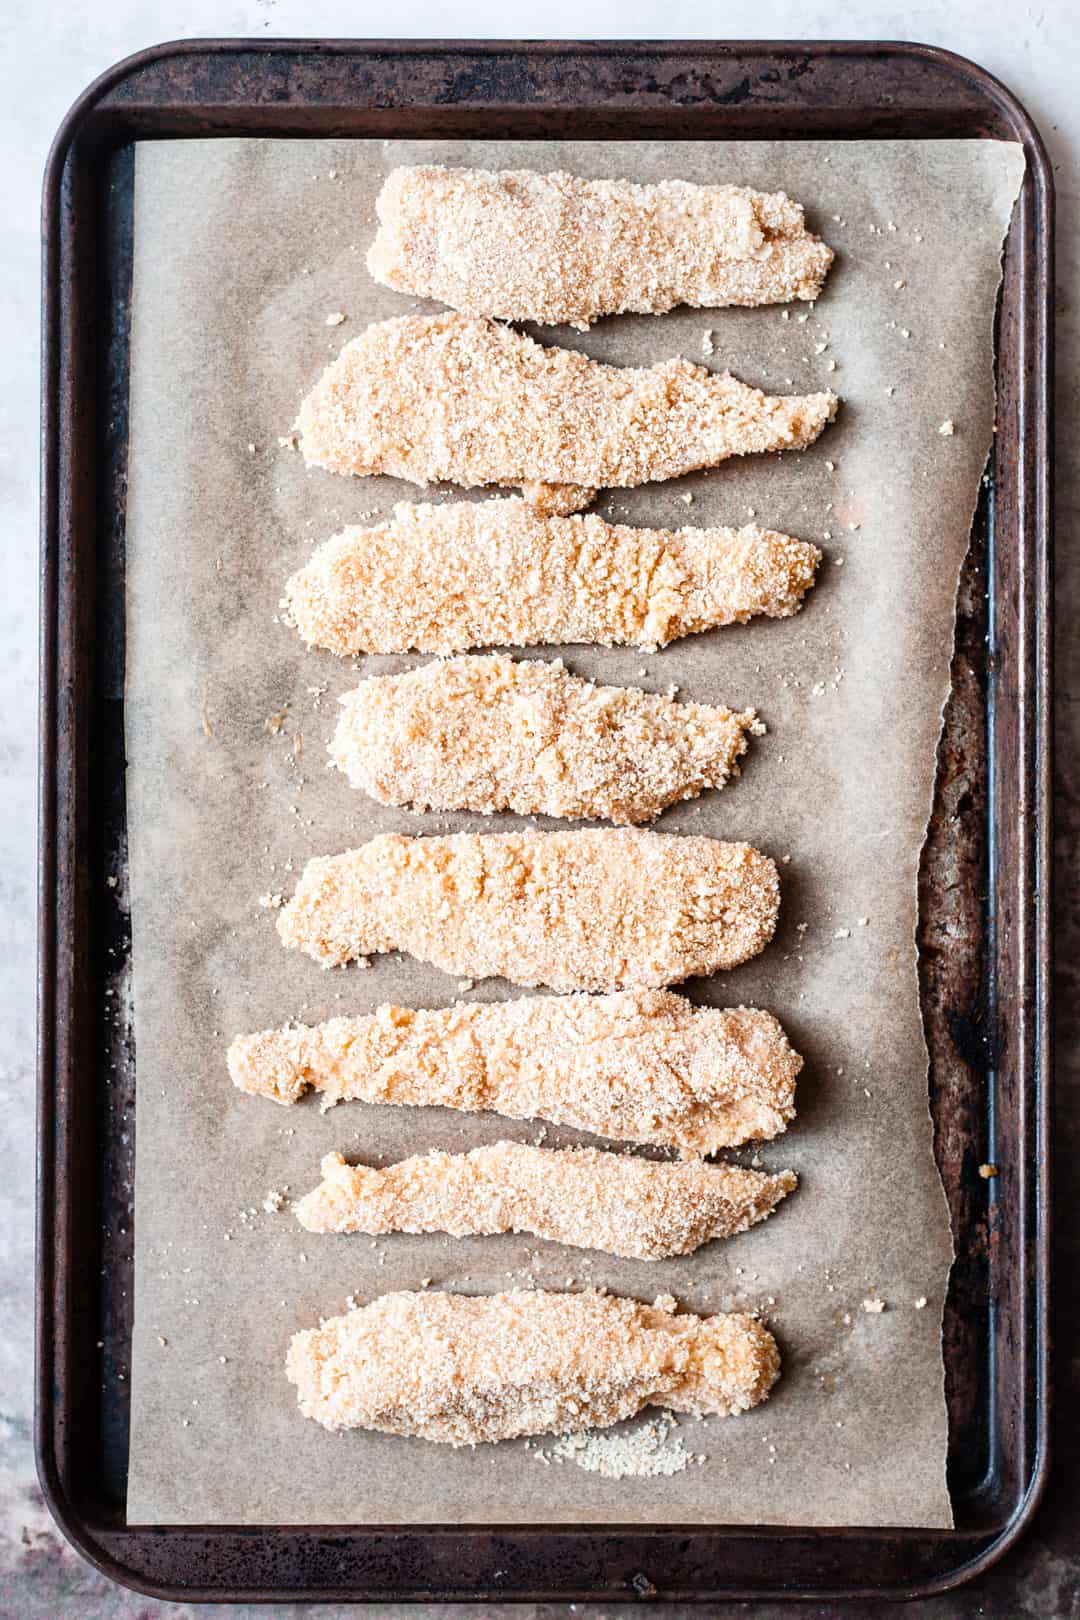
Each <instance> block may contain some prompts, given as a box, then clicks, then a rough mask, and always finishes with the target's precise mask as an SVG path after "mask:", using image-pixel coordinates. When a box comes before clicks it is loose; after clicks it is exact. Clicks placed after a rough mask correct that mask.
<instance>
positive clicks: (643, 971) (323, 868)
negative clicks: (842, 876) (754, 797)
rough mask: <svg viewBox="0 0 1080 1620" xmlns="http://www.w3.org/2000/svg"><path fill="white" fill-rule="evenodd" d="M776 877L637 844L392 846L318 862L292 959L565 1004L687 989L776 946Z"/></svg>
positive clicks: (737, 862) (385, 838)
mask: <svg viewBox="0 0 1080 1620" xmlns="http://www.w3.org/2000/svg"><path fill="white" fill-rule="evenodd" d="M779 907H780V883H779V878H778V876H777V871H776V867H775V865H774V864H773V862H772V861H771V860H769V859H768V858H767V856H765V855H762V854H760V853H759V852H758V851H757V850H756V849H754V848H753V847H752V846H751V845H750V844H727V843H721V842H720V840H719V839H716V838H699V837H683V836H679V835H676V834H664V833H654V832H639V831H632V830H630V829H629V828H604V829H601V830H594V829H588V830H586V831H583V832H550V833H542V832H514V833H489V834H476V833H454V834H452V835H450V836H449V837H443V838H410V837H406V836H404V835H402V834H400V833H384V834H382V835H381V836H380V837H378V838H373V839H371V841H370V842H369V843H367V844H364V845H362V846H361V847H360V848H359V849H350V850H346V851H345V853H344V854H342V855H326V856H321V857H316V858H315V859H314V860H310V861H308V863H307V865H306V866H305V867H304V870H303V872H302V874H301V877H300V882H299V883H298V884H297V887H296V892H295V894H294V895H293V898H292V900H291V901H290V902H289V904H288V905H287V906H285V907H284V909H283V910H282V911H280V912H279V914H278V921H277V928H278V933H279V934H280V936H281V940H282V943H283V944H285V945H291V946H296V947H299V948H300V949H301V950H304V951H306V952H307V953H308V955H309V956H313V957H314V958H315V960H316V961H317V962H320V963H322V965H323V966H324V967H338V966H339V965H340V964H341V963H343V962H348V961H352V960H354V959H355V958H357V957H364V956H370V955H375V954H377V953H378V952H382V951H395V950H404V951H408V952H409V954H410V955H411V956H415V957H418V958H419V959H420V960H421V961H423V962H433V963H434V964H435V966H436V967H440V968H442V969H443V971H444V972H445V973H454V974H457V975H459V976H460V975H467V976H468V977H470V978H474V979H484V978H490V977H495V976H502V977H503V978H506V979H510V980H512V981H513V983H514V984H523V985H528V986H530V987H532V986H536V985H549V986H550V987H551V988H552V989H553V990H619V989H623V988H627V987H631V986H640V987H651V986H658V985H665V984H674V983H676V982H677V981H678V980H680V979H688V978H690V977H691V976H692V975H696V974H708V973H715V972H716V971H717V969H719V968H729V967H735V966H737V964H738V963H740V962H745V961H746V960H747V959H748V958H749V957H751V956H756V955H757V954H758V952H759V951H761V950H763V949H764V947H765V946H766V945H767V944H768V942H769V940H770V939H771V938H772V935H773V930H774V929H775V927H776V918H777V913H778V911H779Z"/></svg>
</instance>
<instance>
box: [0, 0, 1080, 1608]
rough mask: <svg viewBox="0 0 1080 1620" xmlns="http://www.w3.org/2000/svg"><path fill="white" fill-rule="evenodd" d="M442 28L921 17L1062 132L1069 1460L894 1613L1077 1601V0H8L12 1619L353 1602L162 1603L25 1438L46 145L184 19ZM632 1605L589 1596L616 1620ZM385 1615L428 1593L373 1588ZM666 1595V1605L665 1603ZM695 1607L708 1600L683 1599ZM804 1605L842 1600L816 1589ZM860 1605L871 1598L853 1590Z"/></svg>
mask: <svg viewBox="0 0 1080 1620" xmlns="http://www.w3.org/2000/svg"><path fill="white" fill-rule="evenodd" d="M389 32H396V33H397V34H399V35H401V36H413V37H418V38H423V37H427V38H439V37H450V36H454V35H457V36H463V37H473V38H483V37H498V36H499V35H500V34H503V35H506V34H508V33H515V34H516V35H517V36H518V37H520V36H522V35H525V36H531V37H534V38H537V37H548V38H560V37H562V38H571V37H579V38H601V37H606V38H618V37H623V38H625V37H630V38H657V37H661V36H666V37H669V38H676V39H689V38H707V37H709V36H710V35H712V34H716V33H723V35H724V36H725V37H727V38H731V39H739V38H743V39H751V38H761V37H771V38H792V37H795V38H799V37H802V38H807V39H823V38H828V37H830V36H842V37H846V38H867V39H870V38H884V39H904V38H907V39H919V40H924V41H927V42H929V43H932V44H937V45H941V46H944V47H946V48H948V49H951V50H954V51H958V52H960V53H962V54H964V55H967V56H970V57H972V58H974V59H975V60H976V61H979V62H981V63H982V64H983V65H984V66H985V67H987V68H989V69H990V70H991V71H992V72H994V73H997V74H998V75H999V76H1000V77H1001V78H1002V79H1004V80H1005V82H1006V83H1007V84H1009V85H1010V87H1011V88H1012V89H1013V90H1014V91H1015V92H1016V93H1017V94H1018V95H1019V96H1020V97H1021V99H1022V100H1023V101H1024V102H1025V103H1026V105H1027V107H1028V109H1029V111H1030V112H1031V113H1032V115H1033V116H1034V118H1035V120H1036V122H1037V123H1038V125H1039V126H1040V128H1041V130H1042V132H1043V135H1044V137H1045V139H1046V141H1047V144H1048V146H1049V148H1050V152H1051V157H1052V160H1053V163H1054V170H1055V176H1056V180H1057V187H1058V206H1059V220H1060V227H1059V237H1058V285H1059V292H1058V309H1057V330H1058V374H1059V382H1058V391H1057V398H1058V424H1059V429H1058V517H1057V553H1058V591H1057V599H1058V625H1059V629H1058V638H1057V704H1058V726H1057V732H1058V740H1057V814H1058V838H1057V858H1056V863H1055V878H1056V890H1057V957H1058V967H1057V1004H1058V1038H1057V1056H1058V1077H1057V1092H1058V1104H1057V1120H1056V1130H1055V1146H1056V1177H1057V1211H1058V1215H1057V1241H1056V1270H1057V1276H1058V1278H1059V1295H1060V1302H1059V1306H1058V1310H1057V1318H1056V1341H1057V1356H1056V1383H1057V1395H1056V1417H1055V1431H1056V1462H1055V1464H1054V1469H1053V1473H1052V1477H1051V1482H1050V1488H1049V1491H1048V1493H1047V1497H1046V1500H1045V1502H1044V1504H1043V1506H1042V1507H1041V1509H1040V1510H1039V1512H1038V1514H1037V1516H1036V1519H1035V1522H1034V1525H1033V1527H1032V1529H1031V1531H1030V1532H1029V1534H1028V1535H1027V1536H1026V1538H1025V1539H1024V1541H1023V1542H1022V1543H1021V1544H1020V1546H1019V1547H1018V1548H1017V1549H1016V1550H1015V1551H1014V1552H1013V1553H1012V1554H1011V1555H1010V1556H1009V1557H1007V1558H1006V1559H1005V1560H1004V1561H1003V1562H1002V1563H1001V1564H1000V1565H999V1566H998V1567H997V1568H996V1569H995V1570H994V1571H992V1572H991V1573H990V1574H988V1575H987V1576H984V1577H983V1578H982V1579H981V1580H980V1581H978V1582H977V1583H975V1584H974V1585H972V1586H969V1587H967V1588H965V1589H964V1590H962V1591H960V1592H958V1593H955V1594H951V1595H948V1596H946V1597H943V1598H940V1599H936V1600H933V1601H929V1602H925V1603H917V1604H914V1605H912V1606H911V1607H909V1608H908V1609H907V1610H906V1611H905V1612H906V1613H908V1614H911V1615H918V1616H923V1615H932V1616H934V1617H935V1620H946V1617H958V1620H959V1617H965V1620H966V1617H969V1616H977V1615H978V1616H985V1617H987V1620H1020V1617H1022V1616H1033V1617H1034V1616H1038V1617H1039V1620H1058V1617H1071V1616H1080V1464H1078V1462H1077V1459H1076V1448H1075V1436H1076V1434H1077V1432H1078V1429H1080V1355H1078V1335H1077V1328H1078V1326H1080V1311H1078V1307H1077V1301H1076V1292H1075V1286H1074V1278H1075V1274H1076V1270H1077V1266H1078V1264H1080V1242H1078V1237H1080V1222H1078V1219H1077V1215H1076V1210H1077V1208H1078V1207H1080V1123H1078V1122H1080V1052H1078V1043H1080V907H1078V901H1077V880H1076V872H1077V866H1078V859H1080V847H1078V846H1080V638H1078V637H1077V635H1076V634H1075V631H1074V613H1073V608H1072V604H1073V602H1074V601H1075V599H1076V595H1077V594H1078V593H1080V552H1078V549H1077V544H1076V531H1077V523H1078V519H1080V452H1078V450H1077V447H1076V435H1075V425H1074V424H1075V421H1076V416H1077V410H1078V404H1080V401H1078V398H1077V382H1076V377H1077V370H1078V365H1080V323H1078V318H1077V286H1078V268H1080V267H1078V256H1080V254H1078V250H1080V226H1078V219H1077V206H1076V205H1077V191H1078V172H1080V171H1078V156H1080V98H1078V96H1077V92H1076V60H1077V50H1078V47H1080V8H1077V7H1076V5H1075V3H1074V0H1049V3H1047V4H1045V5H1043V4H1039V3H1034V4H1029V3H1027V0H1021V3H1020V4H1019V5H1015V6H1008V7H1006V6H998V7H987V6H985V5H984V4H983V0H954V3H953V4H952V5H951V6H949V7H947V8H946V7H943V6H940V5H935V6H930V5H928V4H925V3H917V4H907V5H887V4H885V3H884V0H878V3H876V4H872V5H863V6H859V7H857V8H850V7H849V8H847V9H845V10H844V11H843V13H838V12H837V11H836V10H835V8H827V7H825V6H824V5H823V4H821V3H820V0H817V3H813V4H798V3H796V0H754V3H752V4H751V3H748V0H731V3H729V4H728V5H726V6H724V7H723V8H722V9H721V10H717V8H715V7H714V6H712V5H707V4H705V3H704V0H669V3H668V4H666V5H665V6H663V7H660V6H659V5H657V4H656V0H644V3H636V0H606V3H605V0H576V3H574V4H570V3H569V0H545V3H544V5H543V7H542V8H541V9H540V10H539V11H533V12H531V13H529V14H528V15H524V14H520V15H517V16H515V17H513V18H511V19H509V26H508V14H507V12H506V9H505V8H504V7H498V6H496V5H495V4H494V3H493V0H468V3H466V4H465V5H462V6H458V7H456V8H454V9H453V10H448V9H447V8H445V7H443V6H440V5H438V4H437V3H435V0H411V3H407V4H405V5H403V6H399V7H398V8H397V10H396V11H395V13H394V16H393V18H392V19H390V20H387V19H386V18H385V17H384V16H383V15H382V14H381V13H375V12H373V11H369V10H368V9H367V8H365V7H358V6H356V5H355V4H347V3H346V0H216V3H215V0H174V3H173V4H172V5H170V6H168V7H165V6H159V5H157V4H155V3H154V0H109V3H108V4H107V5H106V4H102V3H101V0H97V3H95V0H68V3H66V4H61V3H60V0H33V3H31V0H2V3H0V38H2V39H3V43H4V46H5V47H6V48H5V51H4V61H5V64H6V65H7V67H8V71H7V73H6V74H5V85H4V96H3V101H2V105H0V153H2V168H0V174H2V175H3V191H4V194H5V207H4V219H5V226H6V229H5V233H4V238H3V243H2V246H0V255H2V264H3V275H2V277H0V331H2V336H3V343H2V348H0V353H2V354H3V358H4V372H5V384H6V386H5V388H4V391H3V395H2V399H0V521H2V528H0V532H2V534H3V536H4V549H3V557H4V569H5V573H4V582H3V590H2V592H0V692H2V705H0V713H2V714H3V717H4V719H3V725H2V727H0V1165H2V1166H3V1175H2V1176H0V1620H150V1617H154V1620H157V1617H159V1616H168V1617H170V1620H180V1617H181V1616H187V1615H192V1616H194V1615H197V1614H198V1615H211V1614H221V1615H225V1614H229V1615H230V1616H235V1617H237V1620H256V1617H259V1620H263V1617H265V1620H280V1617H283V1616H297V1617H299V1616H301V1615H303V1616H309V1615H312V1616H313V1615H317V1616H319V1617H320V1620H331V1616H334V1615H337V1614H339V1613H340V1614H341V1615H344V1614H345V1612H346V1610H345V1609H344V1608H342V1609H340V1610H339V1609H337V1608H336V1607H334V1606H329V1605H319V1606H313V1605H299V1606H294V1607H291V1608H281V1607H270V1606H260V1605H248V1606H242V1607H237V1608H227V1607H219V1606H216V1605H215V1606H214V1607H213V1608H209V1609H206V1608H196V1607H191V1606H188V1605H183V1604H168V1603H157V1602H152V1601H149V1600H147V1599H144V1598H141V1597H138V1596H136V1595H134V1594H132V1593H129V1592H125V1591H122V1590H121V1589H120V1588H118V1587H116V1586H114V1585H113V1584H112V1583H111V1582H109V1581H107V1580H105V1579H103V1578H102V1577H101V1576H99V1575H98V1574H97V1573H96V1572H95V1571H93V1570H92V1569H90V1568H89V1567H88V1566H87V1565H86V1564H85V1563H83V1561H82V1560H81V1559H80V1558H79V1557H78V1556H77V1555H75V1554H74V1553H73V1552H71V1551H70V1549H68V1547H67V1546H66V1544H65V1543H64V1542H63V1540H62V1539H61V1538H60V1536H59V1535H58V1534H57V1532H56V1530H55V1529H54V1527H53V1526H52V1524H51V1521H50V1519H49V1516H48V1513H47V1511H46V1509H45V1508H44V1506H43V1504H42V1501H41V1497H40V1494H39V1492H38V1489H37V1485H36V1481H35V1477H34V1465H33V1456H32V1448H31V1438H30V1428H31V1407H32V1372H31V1357H32V1293H33V1191H34V1189H33V1158H32V1148H31V1140H32V1131H33V1038H34V989H33V940H34V914H33V907H34V871H35V861H34V768H35V767H34V754H35V747H36V711H35V670H36V657H37V647H36V589H37V541H36V529H35V512H36V498H37V490H36V476H37V417H36V413H37V405H36V395H37V366H38V359H37V309H38V285H37V260H38V233H37V200H38V189H39V184H40V175H41V169H42V164H43V162H44V157H45V152H46V150H47V146H48V142H49V140H50V139H51V136H52V133H53V131H54V129H55V127H56V125H57V123H58V122H59V120H60V118H61V116H62V114H63V113H64V111H65V110H66V108H67V106H68V105H69V104H70V102H71V101H72V100H73V99H74V97H75V96H76V95H77V94H78V92H79V91H80V90H81V89H82V88H83V86H84V85H85V84H86V83H87V82H88V81H89V80H90V79H91V78H92V77H94V76H95V75H96V74H97V73H99V72H100V71H102V70H103V69H104V68H106V67H107V66H109V65H110V64H111V63H112V62H114V61H116V60H117V59H118V58H120V57H122V56H124V55H127V54H128V53H129V52H131V51H134V50H137V49H140V48H141V47H143V46H145V45H149V44H152V43H154V42H155V41H157V40H160V39H164V38H173V37H179V36H191V37H196V36H204V37H205V36H217V37H221V36H225V35H249V36H259V37H263V38H265V37H267V36H268V35H271V34H273V35H280V36H287V37H296V36H297V35H318V34H323V35H327V36H329V37H342V36H346V35H349V34H353V35H357V34H359V35H363V34H369V35H373V36H385V35H386V34H387V33H389ZM636 1607H637V1605H601V1606H598V1607H597V1608H594V1609H592V1610H591V1611H590V1612H591V1613H593V1614H596V1615H603V1616H606V1617H609V1620H615V1617H616V1616H622V1615H624V1614H629V1613H630V1612H632V1610H633V1609H634V1608H636ZM368 1612H369V1613H373V1614H377V1615H378V1616H379V1617H380V1620H390V1617H391V1616H399V1615H400V1616H401V1617H403V1620H404V1617H405V1616H408V1615H415V1614H417V1613H419V1612H421V1611H420V1610H419V1609H417V1608H415V1607H412V1608H410V1607H408V1606H397V1605H393V1606H390V1605H382V1606H377V1607H376V1608H374V1609H372V1610H369V1611H368ZM424 1612H426V1614H427V1615H428V1616H429V1617H430V1620H436V1617H439V1620H442V1617H445V1620H480V1616H481V1615H484V1616H485V1617H495V1616H498V1615H505V1616H510V1615H513V1616H514V1617H515V1620H517V1617H521V1620H525V1617H532V1616H544V1617H548V1616H550V1617H553V1620H554V1617H556V1616H557V1617H559V1620H562V1617H564V1616H567V1615H568V1614H570V1613H574V1612H578V1613H580V1612H582V1610H581V1608H580V1606H579V1607H578V1608H577V1609H576V1610H575V1607H574V1606H573V1605H562V1606H537V1605H522V1606H520V1607H515V1608H513V1609H511V1608H503V1607H497V1608H493V1607H491V1606H485V1607H483V1608H481V1607H475V1608H473V1607H469V1608H461V1607H457V1606H443V1605H436V1606H429V1607H427V1609H426V1611H424ZM666 1612H668V1613H674V1612H675V1611H674V1609H673V1608H668V1609H667V1611H666ZM694 1612H695V1613H698V1614H704V1613H706V1612H708V1611H707V1610H705V1609H703V1608H702V1609H697V1610H695V1611H694ZM713 1612H723V1613H724V1614H731V1615H737V1614H747V1615H750V1614H752V1615H753V1616H754V1617H755V1620H771V1617H772V1616H774V1615H776V1616H779V1615H781V1614H790V1613H792V1612H793V1611H791V1610H790V1609H785V1608H784V1607H783V1606H771V1605H756V1604H755V1605H749V1604H737V1605H725V1606H724V1608H723V1610H722V1611H719V1610H714V1611H713ZM794 1612H798V1613H800V1614H801V1615H806V1616H811V1615H812V1616H821V1615H827V1614H832V1613H838V1612H841V1611H838V1610H835V1609H833V1608H832V1607H831V1606H823V1605H811V1606H807V1607H803V1608H800V1609H799V1610H798V1611H794ZM842 1612H843V1614H844V1615H845V1616H850V1617H851V1620H863V1616H866V1617H869V1616H871V1615H877V1614H879V1613H880V1612H881V1606H880V1605H877V1604H875V1605H871V1606H867V1607H862V1606H849V1607H845V1608H844V1609H843V1611H842Z"/></svg>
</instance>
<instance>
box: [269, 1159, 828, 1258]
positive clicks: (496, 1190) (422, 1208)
mask: <svg viewBox="0 0 1080 1620" xmlns="http://www.w3.org/2000/svg"><path fill="white" fill-rule="evenodd" d="M322 1173H323V1178H324V1179H323V1181H322V1182H321V1183H320V1185H319V1186H318V1187H316V1188H315V1189H314V1190H313V1191H312V1192H309V1193H308V1194H307V1196H306V1197H304V1198H301V1199H300V1201H299V1203H297V1204H296V1205H295V1211H296V1216H297V1219H298V1220H299V1222H300V1224H301V1226H303V1227H304V1228H305V1229H306V1230H307V1231H309V1232H366V1233H368V1234H369V1235H371V1236H377V1235H379V1234H380V1233H384V1232H448V1233H449V1234H450V1236H451V1237H468V1236H471V1235H476V1234H480V1235H484V1236H490V1235H492V1234H495V1233H499V1232H531V1233H533V1234H534V1235H535V1236H536V1237H541V1238H547V1239H549V1240H550V1241H551V1242H553V1243H567V1244H570V1245H572V1246H573V1247H575V1248H578V1249H599V1250H601V1251H603V1253H605V1254H617V1255H621V1256H622V1257H623V1258H624V1259H627V1260H664V1259H668V1258H670V1257H671V1256H672V1255H678V1254H692V1253H693V1252H694V1250H695V1249H698V1248H700V1247H701V1245H702V1244H703V1243H709V1242H711V1241H712V1240H713V1239H714V1238H729V1237H734V1236H735V1235H736V1233H738V1232H745V1231H746V1230H747V1229H748V1228H749V1227H751V1226H753V1225H755V1224H756V1223H757V1222H758V1221H763V1220H765V1219H766V1218H767V1217H768V1216H769V1215H771V1214H772V1212H773V1210H774V1209H775V1208H776V1206H777V1204H779V1203H780V1201H781V1199H783V1198H785V1197H786V1196H787V1194H788V1193H789V1192H791V1191H792V1190H793V1189H794V1187H795V1186H796V1184H797V1178H796V1177H795V1176H794V1175H793V1173H792V1172H791V1171H790V1170H785V1171H782V1172H781V1173H780V1174H779V1175H775V1176H770V1175H763V1174H762V1173H761V1172H759V1171H757V1170H743V1169H741V1168H740V1167H739V1166H738V1165H731V1164H718V1165H706V1164H702V1162H701V1160H700V1159H698V1160H695V1161H692V1162H688V1163H684V1164H673V1163H670V1162H658V1161H657V1160H655V1159H635V1158H631V1157H629V1156H628V1155H626V1154H621V1153H604V1152H601V1151H600V1150H599V1149H597V1148H567V1149H564V1150H563V1151H561V1152H560V1151H555V1150H552V1149H550V1148H540V1147H530V1146H529V1145H528V1144H526V1143H523V1142H496V1143H494V1144H493V1145H492V1146H490V1147H479V1148H474V1149H473V1151H472V1152H471V1153H439V1152H433V1153H427V1154H418V1155H416V1156H415V1157H413V1158H410V1159H403V1160H402V1161H401V1162H400V1163H399V1164H391V1165H388V1166H387V1167H386V1168H385V1169H384V1170H373V1169H369V1168H367V1166H365V1165H348V1164H346V1162H345V1160H344V1158H343V1157H342V1155H341V1154H340V1153H328V1154H327V1155H326V1157H325V1158H324V1159H323V1161H322Z"/></svg>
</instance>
